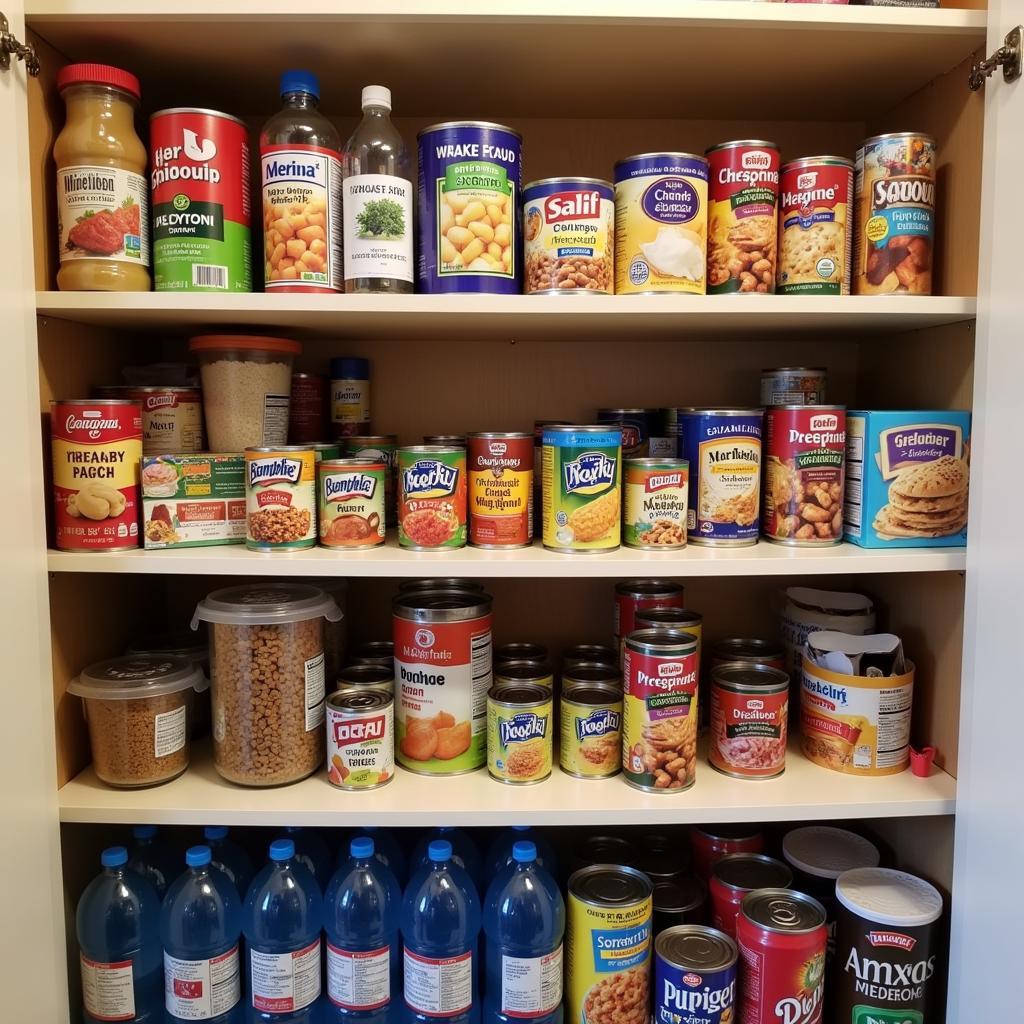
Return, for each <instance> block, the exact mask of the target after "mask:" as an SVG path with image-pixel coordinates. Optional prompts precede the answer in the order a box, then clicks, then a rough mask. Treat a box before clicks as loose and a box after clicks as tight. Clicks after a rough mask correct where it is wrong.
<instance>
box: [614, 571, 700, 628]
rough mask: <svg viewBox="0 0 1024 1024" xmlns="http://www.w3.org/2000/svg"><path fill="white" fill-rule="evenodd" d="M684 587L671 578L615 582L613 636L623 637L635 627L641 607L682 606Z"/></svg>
mask: <svg viewBox="0 0 1024 1024" xmlns="http://www.w3.org/2000/svg"><path fill="white" fill-rule="evenodd" d="M684 595H685V589H684V587H683V585H682V583H673V582H672V581H671V580H629V581H627V582H626V583H616V584H615V636H616V637H617V638H625V637H627V636H629V634H630V633H632V632H633V630H634V629H636V628H637V624H636V613H637V612H638V611H639V610H640V609H641V608H682V607H684V605H683V597H684Z"/></svg>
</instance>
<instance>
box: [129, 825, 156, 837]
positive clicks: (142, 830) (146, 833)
mask: <svg viewBox="0 0 1024 1024" xmlns="http://www.w3.org/2000/svg"><path fill="white" fill-rule="evenodd" d="M132 835H133V836H134V837H135V838H136V839H152V838H154V837H155V836H156V825H136V826H135V827H134V828H133V829H132Z"/></svg>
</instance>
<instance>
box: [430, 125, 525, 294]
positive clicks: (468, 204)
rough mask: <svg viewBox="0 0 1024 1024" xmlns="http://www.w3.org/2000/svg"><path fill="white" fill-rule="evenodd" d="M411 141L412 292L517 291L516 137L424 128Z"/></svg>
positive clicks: (491, 128)
mask: <svg viewBox="0 0 1024 1024" xmlns="http://www.w3.org/2000/svg"><path fill="white" fill-rule="evenodd" d="M417 138H418V140H419V161H420V166H419V240H420V247H419V260H418V282H419V291H421V292H425V293H438V292H487V293H490V294H495V295H518V294H519V292H520V291H521V290H522V266H523V253H522V235H521V231H520V219H519V208H520V202H521V195H520V193H521V191H522V137H521V136H520V135H519V133H518V132H515V131H513V130H512V129H511V128H506V127H505V126H504V125H500V124H491V123H490V122H488V121H448V122H446V123H444V124H435V125H431V126H430V127H429V128H424V129H423V131H421V132H420V133H419V135H418V137H417Z"/></svg>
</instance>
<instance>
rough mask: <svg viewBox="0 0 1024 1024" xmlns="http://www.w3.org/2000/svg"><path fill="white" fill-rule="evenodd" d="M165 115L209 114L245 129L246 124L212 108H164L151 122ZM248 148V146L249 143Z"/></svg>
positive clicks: (150, 118)
mask: <svg viewBox="0 0 1024 1024" xmlns="http://www.w3.org/2000/svg"><path fill="white" fill-rule="evenodd" d="M165 114H208V115H209V116H210V117H222V118H223V119H224V120H225V121H234V123H235V124H240V125H241V126H242V127H243V128H245V122H244V121H243V120H242V119H241V118H240V117H235V115H234V114H225V113H224V111H223V110H213V109H211V108H210V107H164V109H163V110H154V111H153V113H152V114H150V115H149V120H150V122H151V123H152V122H153V121H155V120H156V119H157V118H158V117H162V116H164V115H165ZM246 146H248V141H247V142H246Z"/></svg>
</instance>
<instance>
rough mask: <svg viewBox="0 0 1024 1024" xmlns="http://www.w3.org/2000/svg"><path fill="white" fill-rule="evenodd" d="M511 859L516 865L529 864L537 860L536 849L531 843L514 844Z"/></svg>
mask: <svg viewBox="0 0 1024 1024" xmlns="http://www.w3.org/2000/svg"><path fill="white" fill-rule="evenodd" d="M512 859H513V860H514V861H515V862H516V863H517V864H530V863H531V862H533V861H535V860H536V859H537V847H536V846H534V845H533V843H515V844H513V846H512Z"/></svg>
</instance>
